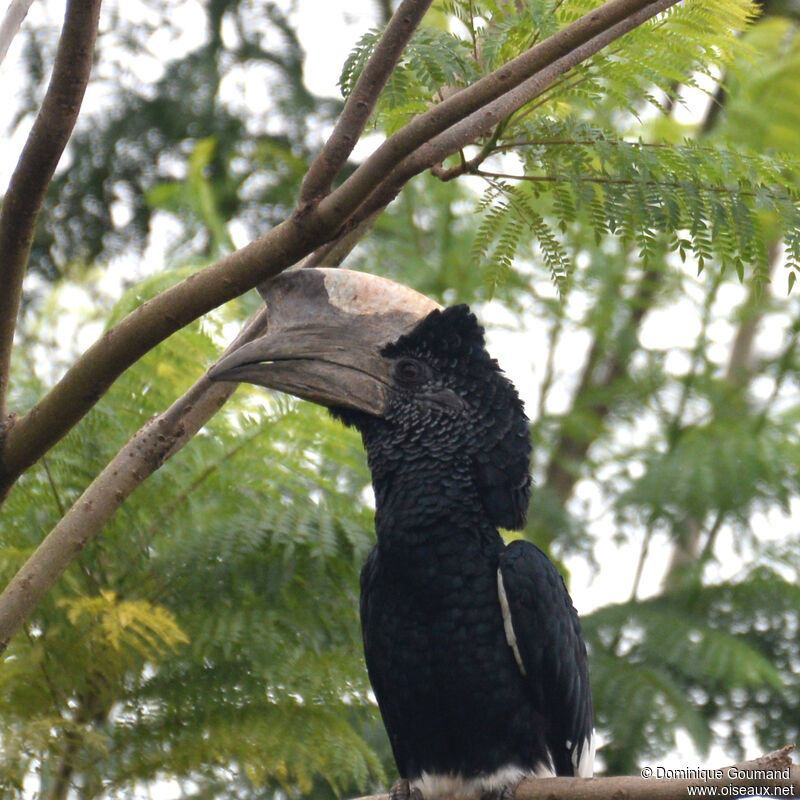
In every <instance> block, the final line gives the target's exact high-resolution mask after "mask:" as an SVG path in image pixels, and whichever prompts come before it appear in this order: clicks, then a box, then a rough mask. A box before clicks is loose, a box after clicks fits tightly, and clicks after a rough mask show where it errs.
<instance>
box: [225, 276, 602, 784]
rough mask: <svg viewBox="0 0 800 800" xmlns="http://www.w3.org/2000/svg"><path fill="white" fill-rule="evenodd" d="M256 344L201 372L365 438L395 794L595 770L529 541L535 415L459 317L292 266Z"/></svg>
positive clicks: (553, 608)
mask: <svg viewBox="0 0 800 800" xmlns="http://www.w3.org/2000/svg"><path fill="white" fill-rule="evenodd" d="M264 297H265V300H266V304H267V311H268V316H269V321H268V330H267V333H266V334H265V335H264V336H262V337H261V338H259V339H256V340H254V341H251V342H249V343H247V344H244V345H242V346H241V347H239V348H238V349H236V350H234V351H233V352H231V353H230V354H228V355H227V356H225V357H223V358H222V359H221V360H220V361H219V362H218V363H217V365H216V366H215V367H214V368H212V370H211V372H210V376H211V377H212V378H213V379H215V380H222V381H246V382H250V383H255V384H259V385H261V386H266V387H270V388H273V389H279V390H281V391H284V392H288V393H290V394H293V395H296V396H298V397H302V398H305V399H307V400H311V401H313V402H316V403H320V404H322V405H324V406H327V408H328V409H329V410H330V411H331V413H332V414H333V415H334V416H335V417H337V418H339V419H340V420H342V421H343V422H344V423H345V424H347V425H352V426H354V427H355V428H357V429H358V431H359V432H360V433H361V437H362V439H363V442H364V446H365V448H366V451H367V456H368V461H369V467H370V471H371V473H372V482H373V487H374V490H375V505H376V511H375V525H376V528H377V544H376V545H375V547H374V548H373V550H372V552H371V553H370V555H369V557H368V559H367V561H366V563H365V565H364V567H363V569H362V572H361V622H362V630H363V638H364V653H365V657H366V663H367V670H368V672H369V677H370V681H371V683H372V687H373V689H374V692H375V697H376V698H377V701H378V706H379V707H380V711H381V714H382V716H383V720H384V724H385V726H386V730H387V732H388V734H389V739H390V742H391V746H392V750H393V753H394V758H395V761H396V763H397V768H398V771H399V774H400V778H401V780H400V781H398V783H397V784H396V785H395V788H394V790H393V797H394V798H408V797H409V795H411V796H413V797H419V795H420V793H421V794H422V795H423V796H424V797H426V798H435V797H444V796H448V797H449V796H457V797H463V798H482V797H488V796H491V797H497V798H506V797H510V795H511V794H512V793H513V790H514V788H515V787H516V784H517V783H518V782H519V780H520V779H522V778H523V777H524V776H526V775H536V776H550V775H581V776H590V775H591V774H592V762H593V758H594V747H593V744H592V735H593V730H592V700H591V693H590V689H589V675H588V668H587V660H586V647H585V645H584V641H583V637H582V634H581V630H580V626H579V623H578V617H577V614H576V612H575V609H574V608H573V606H572V602H571V600H570V598H569V595H568V593H567V590H566V587H565V585H564V581H563V579H562V578H561V575H560V574H559V573H558V571H557V570H556V568H555V567H554V566H553V564H552V563H551V562H550V561H549V560H548V559H547V557H546V556H545V555H544V553H543V552H542V551H541V550H539V549H538V548H537V547H536V546H534V545H533V544H531V543H529V542H526V541H513V542H511V543H510V544H509V545H506V544H505V543H504V541H503V539H502V537H501V536H500V534H499V533H498V530H497V528H498V527H502V528H511V529H518V528H521V527H522V526H523V524H524V521H525V516H526V512H527V505H528V499H529V494H530V475H529V462H530V454H531V444H530V436H529V432H528V421H527V419H526V417H525V413H524V410H523V407H522V403H521V401H520V399H519V397H518V396H517V392H516V390H515V389H514V386H513V385H512V384H511V382H510V381H509V380H508V379H507V378H506V377H505V376H504V375H503V373H502V372H501V370H500V368H499V367H498V365H497V362H496V361H494V360H493V359H492V358H491V356H490V355H489V354H488V353H487V351H486V349H485V347H484V337H483V329H482V328H481V327H480V325H479V324H478V322H477V320H476V318H475V316H474V315H473V314H472V313H471V312H470V310H469V308H468V307H467V306H464V305H459V306H453V307H449V308H442V307H440V306H438V305H437V304H436V303H434V302H433V301H431V300H429V299H428V298H426V297H424V296H422V295H420V294H418V293H417V292H414V291H413V290H411V289H408V288H407V287H405V286H401V285H399V284H396V283H394V282H392V281H388V280H386V279H383V278H378V277H376V276H372V275H366V274H364V273H359V272H352V271H348V270H337V269H303V270H296V271H294V272H289V273H283V274H281V275H279V276H277V277H276V278H275V279H273V280H272V281H271V282H270V283H269V284H268V285H267V288H266V289H265V291H264Z"/></svg>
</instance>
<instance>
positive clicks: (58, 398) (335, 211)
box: [0, 0, 677, 498]
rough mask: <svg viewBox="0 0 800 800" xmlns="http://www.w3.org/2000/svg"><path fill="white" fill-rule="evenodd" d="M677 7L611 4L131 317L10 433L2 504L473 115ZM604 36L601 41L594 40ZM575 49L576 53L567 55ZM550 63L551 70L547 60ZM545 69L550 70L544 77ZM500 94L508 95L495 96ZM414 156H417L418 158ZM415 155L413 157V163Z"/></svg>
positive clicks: (477, 128)
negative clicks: (174, 337)
mask: <svg viewBox="0 0 800 800" xmlns="http://www.w3.org/2000/svg"><path fill="white" fill-rule="evenodd" d="M675 2H677V0H658V1H657V2H646V0H611V1H610V2H609V3H606V5H604V6H602V7H601V8H599V9H596V10H595V11H592V12H590V13H588V14H586V15H585V16H584V17H582V18H580V19H579V20H577V21H576V22H574V23H572V24H571V25H569V26H568V27H567V28H564V29H563V30H561V31H559V32H557V33H556V34H554V35H553V36H552V37H550V38H549V39H547V40H546V41H544V42H542V43H541V44H539V45H537V46H536V47H533V48H531V50H529V51H527V52H526V53H523V54H522V55H521V56H519V57H518V58H516V59H514V60H513V61H511V62H509V64H507V65H505V66H503V67H501V68H499V69H498V70H495V72H493V73H491V74H490V75H488V76H486V77H485V78H483V79H481V80H480V81H478V82H476V83H475V84H474V85H473V86H472V87H470V88H468V89H464V90H462V91H461V92H458V93H457V94H455V95H453V96H452V97H450V98H449V99H448V100H446V101H444V102H443V103H441V104H439V105H438V106H434V107H433V108H432V109H430V110H429V111H428V112H426V113H425V114H422V115H420V116H419V117H417V118H415V119H414V120H412V121H411V122H410V123H409V124H408V125H407V126H405V127H404V128H403V129H401V130H400V131H398V133H396V134H394V135H393V136H391V137H390V138H389V139H387V141H386V142H385V143H384V144H383V145H382V146H381V147H380V148H378V150H377V151H376V152H375V153H374V154H373V155H372V156H370V158H368V159H367V160H366V161H365V162H364V164H362V165H361V166H360V167H359V168H358V169H357V170H356V171H355V172H354V173H353V175H351V176H350V178H348V180H347V181H345V182H344V183H343V184H342V185H341V186H340V187H338V188H337V189H336V190H335V191H333V192H332V193H331V194H329V195H328V196H327V197H325V198H324V199H323V200H322V201H321V202H320V203H319V204H318V205H317V206H316V207H310V208H309V209H304V210H303V212H302V213H298V212H295V214H293V215H292V216H291V217H290V218H289V219H287V220H285V221H284V222H282V223H281V224H279V225H277V226H276V227H275V228H273V229H272V230H271V231H269V232H268V233H267V234H265V235H264V236H262V237H260V238H258V239H256V240H255V241H253V242H251V243H250V244H249V245H247V246H246V247H244V248H242V249H241V250H238V251H237V252H235V253H232V254H231V255H229V256H227V257H226V258H224V259H222V260H220V261H218V262H216V263H215V264H212V265H210V266H208V267H206V268H205V269H203V270H201V271H200V272H198V273H196V274H195V275H192V276H191V277H189V278H187V279H186V280H184V281H182V282H181V283H178V284H176V285H175V286H173V287H172V288H170V289H168V290H166V291H165V292H163V293H162V294H160V295H158V296H157V297H155V298H153V299H152V300H149V301H148V302H147V303H145V304H143V305H142V306H140V307H139V308H138V309H136V310H135V311H133V312H132V313H131V314H129V315H128V316H127V317H125V318H124V319H123V320H121V321H120V322H119V323H118V324H117V325H115V326H114V327H112V328H111V329H109V330H108V331H107V332H106V333H105V334H104V336H103V337H102V338H101V339H100V340H98V341H97V342H96V343H95V344H94V345H92V346H91V347H90V348H89V350H87V351H86V353H84V355H83V356H81V357H80V358H79V359H78V361H76V362H75V364H74V365H73V366H72V367H71V368H70V369H69V370H68V371H67V373H66V374H65V375H64V377H63V378H62V379H61V381H59V382H58V383H57V384H56V386H54V387H53V389H52V390H51V391H50V392H49V393H48V394H47V395H45V397H43V398H42V399H41V400H40V401H39V403H37V404H36V406H34V408H32V409H31V410H30V411H29V412H28V414H26V415H25V416H24V417H22V418H20V419H18V420H12V422H11V424H10V425H8V426H7V430H6V432H5V443H4V445H5V446H4V450H3V452H2V453H0V459H1V460H0V498H2V496H3V495H4V493H5V492H7V491H8V488H9V487H10V486H11V485H12V484H13V482H14V481H15V480H16V478H17V477H18V476H19V475H20V474H21V473H22V472H23V471H24V470H25V469H27V467H29V466H30V465H31V464H33V463H35V462H36V460H37V459H39V458H40V457H41V456H42V455H43V454H44V453H45V452H46V451H47V450H48V449H49V448H50V447H52V446H53V445H54V444H55V443H56V442H57V441H58V440H59V439H61V438H62V437H63V436H64V435H65V434H66V433H67V432H68V431H69V430H70V429H71V428H72V427H73V426H74V425H75V424H76V423H77V422H78V421H79V420H80V419H81V418H82V417H83V415H84V414H85V413H86V412H87V411H88V410H89V409H90V408H91V407H92V406H93V405H94V403H95V402H96V401H97V399H98V398H99V397H100V396H102V394H103V393H105V391H106V390H107V389H108V387H109V386H110V385H111V383H112V382H113V381H114V380H115V379H116V378H117V377H119V375H121V374H122V372H123V371H124V370H125V369H127V367H129V366H130V365H131V364H133V363H134V362H135V361H136V360H138V359H139V358H141V356H143V355H144V354H145V353H146V352H148V351H149V350H151V349H152V348H153V347H155V345H157V344H158V343H159V342H161V341H163V340H164V339H166V338H167V337H168V336H169V335H170V334H172V333H174V332H175V331H177V330H179V329H180V328H182V327H183V326H185V325H187V324H188V323H190V322H191V321H193V320H194V319H197V318H198V317H199V316H201V315H202V314H204V313H206V312H208V311H210V310H211V309H213V308H216V307H217V306H219V305H221V304H222V303H225V302H227V301H228V300H231V299H233V298H234V297H237V296H239V295H241V294H243V293H244V292H246V291H247V290H249V289H251V288H253V287H254V286H256V285H258V284H259V283H261V282H263V281H264V280H266V279H268V278H269V277H272V276H273V275H275V274H277V273H278V272H280V271H281V270H283V269H286V268H287V267H289V266H291V265H292V264H294V263H296V262H297V261H299V260H300V259H302V258H304V257H305V256H307V255H308V254H309V253H311V252H313V251H315V250H316V249H317V248H319V247H320V246H321V245H323V244H324V243H325V242H327V241H329V240H330V239H331V238H334V237H335V236H336V235H337V234H338V232H340V231H341V230H342V228H343V227H344V226H345V225H355V224H358V223H359V222H360V221H361V220H363V219H365V218H367V217H369V216H371V215H372V214H374V213H375V212H376V211H378V210H380V208H382V207H383V206H384V205H386V203H388V201H389V199H391V197H394V196H395V195H396V194H397V192H398V191H399V190H400V188H401V187H402V185H403V182H404V180H407V179H408V178H409V177H411V176H412V175H414V174H416V173H417V172H421V171H422V170H424V169H426V168H427V167H428V166H430V165H432V164H433V163H438V161H440V160H441V159H442V158H443V157H444V156H445V155H448V154H449V153H450V152H455V151H456V150H458V149H459V148H460V147H461V146H463V145H464V144H468V143H469V142H470V141H471V140H472V138H474V137H475V136H478V135H479V134H480V133H481V132H483V131H484V130H486V124H485V123H484V121H483V120H482V115H483V112H475V113H472V111H473V109H474V108H476V103H478V104H479V103H480V102H484V103H487V110H486V113H487V115H488V116H489V117H490V118H491V122H490V126H491V124H494V122H495V121H496V120H497V119H499V118H500V117H501V116H502V115H503V114H505V113H510V110H509V109H512V110H513V108H515V107H519V105H522V104H524V103H525V102H527V101H528V100H529V99H530V97H532V96H535V93H536V92H540V91H542V90H543V88H545V87H544V82H545V80H546V78H545V77H544V76H545V74H546V75H551V76H553V77H554V76H556V75H558V74H560V72H563V70H564V69H567V68H569V65H573V64H575V63H578V62H579V61H580V60H582V59H584V58H587V57H589V56H590V55H593V54H594V53H595V52H597V50H598V49H600V47H602V46H604V44H606V43H608V42H610V41H613V40H614V39H615V38H618V37H619V36H621V35H622V34H623V33H625V32H627V31H628V30H631V29H632V28H634V27H636V25H638V24H640V23H641V22H643V21H644V20H645V19H647V18H649V17H651V16H653V15H655V14H657V13H659V12H660V11H662V10H664V9H665V8H667V7H669V6H671V5H674V3H675ZM625 15H628V16H627V17H625ZM620 19H621V20H622V21H620ZM598 31H601V33H600V34H597V32H598ZM581 43H583V44H585V45H586V46H583V47H582V46H581ZM573 50H576V52H575V55H571V53H572V51H573ZM564 53H566V54H567V55H563V54H564ZM554 58H555V59H556V60H555V62H553V63H551V61H548V59H551V60H552V59H554ZM548 64H550V68H549V71H547V69H542V66H543V65H545V68H546V66H547V65H548ZM553 64H555V66H553ZM537 69H538V70H539V73H538V74H537V75H534V76H533V78H532V79H531V81H532V83H525V85H524V87H523V86H521V84H522V83H524V81H525V78H526V77H527V76H528V75H529V74H530V73H531V71H535V70H537ZM512 86H519V87H520V91H519V92H517V93H513V90H512V92H507V91H506V90H507V89H509V88H510V87H512ZM504 92H505V93H506V95H509V97H506V95H503V93H504ZM498 94H501V95H503V96H502V97H500V98H498V97H497V95H498ZM465 111H466V112H468V113H467V117H466V119H463V120H462V124H461V125H460V126H458V125H456V126H453V128H452V129H451V130H450V131H446V132H445V133H444V134H441V135H440V136H437V137H435V138H434V140H433V141H431V142H429V143H428V144H427V145H425V146H424V147H420V144H421V143H423V142H425V141H426V140H427V139H428V137H430V136H431V135H433V134H434V133H435V132H436V131H437V130H440V129H442V127H443V126H444V128H447V127H448V126H449V125H450V124H451V122H453V121H456V122H457V121H458V120H459V119H461V116H459V115H462V116H463V114H464V113H465ZM470 137H472V138H470ZM415 148H417V150H418V151H417V152H412V151H414V150H415ZM409 152H412V155H411V157H410V159H408V160H407V159H406V155H407V154H408V153H409ZM313 168H314V166H313V165H312V169H313ZM387 174H388V175H389V178H388V179H386V178H385V176H386V175H387ZM376 186H381V188H380V190H379V192H378V193H376V195H375V197H373V198H370V202H369V203H368V204H366V205H365V203H364V201H365V200H367V198H368V197H369V195H370V193H371V192H373V190H374V189H375V187H376ZM381 193H382V194H381ZM385 198H388V199H385ZM359 206H362V208H360V209H359ZM357 209H358V214H357V215H355V216H354V215H353V212H354V211H356V210H357Z"/></svg>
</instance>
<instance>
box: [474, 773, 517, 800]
mask: <svg viewBox="0 0 800 800" xmlns="http://www.w3.org/2000/svg"><path fill="white" fill-rule="evenodd" d="M520 783H522V778H520V779H519V780H518V781H514V783H509V784H506V785H505V786H504V787H503V788H502V789H494V790H492V791H489V792H484V793H483V794H482V795H481V800H514V795H515V794H516V793H517V787H518V786H519V785H520Z"/></svg>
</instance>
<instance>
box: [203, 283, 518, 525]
mask: <svg viewBox="0 0 800 800" xmlns="http://www.w3.org/2000/svg"><path fill="white" fill-rule="evenodd" d="M264 299H265V301H266V304H267V311H268V315H269V323H268V330H267V333H266V334H265V335H264V336H262V337H260V338H258V339H255V340H253V341H251V342H248V343H247V344H244V345H242V346H241V347H239V348H238V349H236V350H234V351H233V352H232V353H230V354H228V355H227V356H225V357H223V358H222V359H221V360H220V361H219V362H218V363H217V364H216V365H215V366H214V367H213V368H212V369H211V371H210V373H209V374H210V377H211V378H212V379H214V380H224V381H238V382H248V383H255V384H259V385H261V386H266V387H269V388H272V389H279V390H281V391H283V392H288V393H289V394H293V395H296V396H297V397H302V398H304V399H306V400H311V401H313V402H315V403H319V404H321V405H324V406H326V407H327V408H328V409H330V411H331V412H332V413H333V414H334V416H336V417H338V418H339V419H341V420H342V421H344V422H345V423H346V424H348V425H353V426H355V427H356V428H358V430H359V431H361V433H362V436H363V437H364V441H365V444H366V446H367V449H368V450H369V451H370V455H371V456H375V455H376V453H377V452H380V453H381V454H382V458H381V459H380V460H381V461H382V463H386V462H387V460H388V461H395V462H396V461H398V460H402V459H404V458H407V459H410V460H414V461H417V462H418V463H419V461H421V460H426V461H427V462H431V461H435V460H438V461H441V462H443V464H444V466H445V467H446V466H447V465H448V464H449V465H455V464H456V463H457V462H458V463H459V464H461V465H462V466H463V465H464V464H466V465H467V467H468V470H469V473H470V475H471V479H472V480H473V481H474V483H475V486H476V488H477V490H478V495H479V497H480V499H481V503H482V504H483V506H484V508H485V510H486V512H487V514H488V515H489V518H490V519H491V520H492V522H493V523H494V524H495V525H498V526H501V527H505V528H519V527H521V526H522V525H523V524H524V521H525V514H526V511H527V505H528V497H529V493H530V476H529V462H530V452H531V448H530V437H529V433H528V424H527V422H528V421H527V419H526V417H525V413H524V411H523V408H522V403H521V401H520V400H519V397H518V396H517V392H516V390H515V389H514V386H513V385H512V383H511V382H510V381H509V380H508V379H507V378H506V377H505V376H504V375H503V373H502V372H501V370H500V368H499V367H498V365H497V362H496V361H494V359H492V358H491V356H490V355H489V354H488V353H487V351H486V348H485V344H484V337H483V329H482V328H481V326H480V325H479V324H478V321H477V320H476V318H475V316H474V315H473V314H472V313H471V312H470V310H469V308H468V307H467V306H463V305H461V306H453V307H450V308H442V307H440V306H439V305H438V304H436V303H434V302H433V301H432V300H430V299H428V298H427V297H424V296H423V295H420V294H418V293H417V292H415V291H413V290H411V289H409V288H407V287H405V286H402V285H400V284H397V283H394V282H393V281H389V280H386V279H384V278H379V277H377V276H374V275H367V274H365V273H359V272H352V271H349V270H329V269H304V270H297V271H294V272H288V273H282V274H281V275H279V276H278V277H276V278H275V279H274V280H272V281H271V282H270V283H269V284H268V286H267V288H266V290H265V292H264ZM376 460H378V459H376V458H373V459H372V461H373V462H374V461H376Z"/></svg>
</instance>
